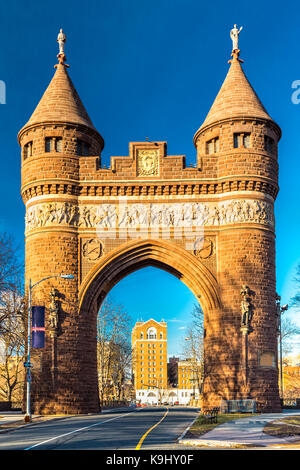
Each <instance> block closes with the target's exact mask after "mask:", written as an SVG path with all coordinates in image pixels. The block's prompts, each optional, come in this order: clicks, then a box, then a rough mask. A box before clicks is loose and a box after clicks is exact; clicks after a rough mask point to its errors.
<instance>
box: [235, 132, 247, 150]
mask: <svg viewBox="0 0 300 470" xmlns="http://www.w3.org/2000/svg"><path fill="white" fill-rule="evenodd" d="M233 147H234V148H235V149H237V148H246V149H247V148H250V133H248V132H246V133H235V134H233Z"/></svg>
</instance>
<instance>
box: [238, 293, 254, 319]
mask: <svg viewBox="0 0 300 470" xmlns="http://www.w3.org/2000/svg"><path fill="white" fill-rule="evenodd" d="M240 294H241V296H242V301H241V313H242V319H241V326H242V327H246V328H250V321H251V318H252V311H251V304H250V302H249V299H248V295H249V294H250V291H249V288H248V287H247V286H242V288H241V290H240Z"/></svg>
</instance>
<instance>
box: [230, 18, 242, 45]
mask: <svg viewBox="0 0 300 470" xmlns="http://www.w3.org/2000/svg"><path fill="white" fill-rule="evenodd" d="M242 29H243V26H241V27H240V29H237V27H236V24H235V25H234V27H233V28H232V30H231V31H230V37H231V40H232V51H236V50H239V34H240V32H241V31H242Z"/></svg>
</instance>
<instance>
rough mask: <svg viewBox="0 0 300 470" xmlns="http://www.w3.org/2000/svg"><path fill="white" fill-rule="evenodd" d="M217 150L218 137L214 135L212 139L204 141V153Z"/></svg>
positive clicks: (209, 153)
mask: <svg viewBox="0 0 300 470" xmlns="http://www.w3.org/2000/svg"><path fill="white" fill-rule="evenodd" d="M217 152H219V137H215V138H214V139H211V140H208V141H207V142H206V153H207V154H208V155H211V154H212V153H217Z"/></svg>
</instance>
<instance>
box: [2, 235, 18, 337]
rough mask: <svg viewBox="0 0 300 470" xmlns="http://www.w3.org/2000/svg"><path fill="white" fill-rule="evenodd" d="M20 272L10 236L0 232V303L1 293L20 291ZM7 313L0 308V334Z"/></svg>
mask: <svg viewBox="0 0 300 470" xmlns="http://www.w3.org/2000/svg"><path fill="white" fill-rule="evenodd" d="M21 273H22V265H21V263H20V261H19V258H18V249H17V248H15V246H14V242H13V239H12V237H11V236H9V235H7V234H6V233H0V303H1V302H2V298H1V295H2V294H3V293H4V292H12V291H14V292H21V291H22V283H21V281H20V278H21ZM9 314H10V310H9V309H6V308H2V309H1V310H0V335H1V333H2V332H5V331H6V330H5V328H6V325H7V323H6V321H7V318H8V315H9Z"/></svg>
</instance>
